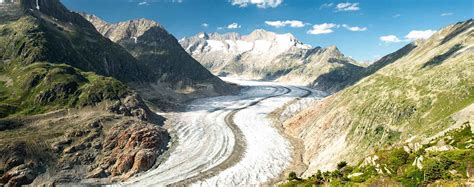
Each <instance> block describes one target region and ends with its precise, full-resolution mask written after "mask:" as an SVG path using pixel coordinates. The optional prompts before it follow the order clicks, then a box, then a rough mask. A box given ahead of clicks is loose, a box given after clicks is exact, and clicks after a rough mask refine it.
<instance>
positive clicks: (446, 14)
mask: <svg viewBox="0 0 474 187" xmlns="http://www.w3.org/2000/svg"><path fill="white" fill-rule="evenodd" d="M452 15H454V13H452V12H445V13H442V14H441V16H452Z"/></svg>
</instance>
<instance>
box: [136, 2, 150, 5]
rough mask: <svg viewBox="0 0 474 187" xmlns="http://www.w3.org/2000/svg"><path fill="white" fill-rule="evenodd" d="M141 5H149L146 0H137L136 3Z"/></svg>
mask: <svg viewBox="0 0 474 187" xmlns="http://www.w3.org/2000/svg"><path fill="white" fill-rule="evenodd" d="M142 5H149V3H148V2H146V1H143V2H139V3H138V6H142Z"/></svg>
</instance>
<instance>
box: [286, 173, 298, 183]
mask: <svg viewBox="0 0 474 187" xmlns="http://www.w3.org/2000/svg"><path fill="white" fill-rule="evenodd" d="M287 179H288V180H289V181H292V180H298V176H297V175H296V173H295V172H294V171H292V172H290V173H289V174H288V178H287Z"/></svg>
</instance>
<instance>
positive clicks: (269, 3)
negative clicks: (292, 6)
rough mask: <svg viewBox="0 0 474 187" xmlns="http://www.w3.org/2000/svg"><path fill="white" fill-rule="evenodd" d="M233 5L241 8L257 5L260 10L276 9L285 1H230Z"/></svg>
mask: <svg viewBox="0 0 474 187" xmlns="http://www.w3.org/2000/svg"><path fill="white" fill-rule="evenodd" d="M230 2H231V4H232V5H235V6H239V7H247V6H248V5H250V4H252V5H256V6H257V7H258V8H269V7H271V8H275V7H277V6H279V5H280V4H281V3H283V0H230Z"/></svg>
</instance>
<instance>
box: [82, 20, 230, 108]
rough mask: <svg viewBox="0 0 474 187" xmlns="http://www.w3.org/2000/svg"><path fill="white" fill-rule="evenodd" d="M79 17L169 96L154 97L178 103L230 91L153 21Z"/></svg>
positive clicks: (154, 90)
mask: <svg viewBox="0 0 474 187" xmlns="http://www.w3.org/2000/svg"><path fill="white" fill-rule="evenodd" d="M82 15H83V16H84V17H85V18H86V19H87V20H89V21H90V22H91V23H92V24H93V25H94V26H95V27H96V29H97V31H99V32H100V33H101V34H102V35H103V36H105V37H107V38H109V39H110V40H112V41H113V42H116V43H118V44H120V45H121V46H122V47H124V48H125V49H126V50H127V51H128V52H130V54H132V55H133V56H134V57H135V58H136V59H137V60H138V62H139V63H140V64H141V66H142V67H143V69H146V70H148V76H149V77H151V78H152V79H153V80H155V81H154V82H153V84H155V85H156V84H157V85H159V86H160V87H161V88H164V89H169V90H168V92H172V93H173V94H169V93H166V91H163V90H162V89H153V90H151V91H152V92H154V93H155V95H156V93H161V94H163V95H167V96H171V97H172V98H175V99H178V100H179V99H180V97H179V96H182V97H184V98H186V97H188V98H189V97H192V96H193V95H216V94H225V93H230V92H231V91H232V90H233V88H232V87H231V86H229V85H227V84H226V83H224V82H223V81H222V80H220V79H219V78H217V77H215V76H214V75H212V74H211V73H210V72H209V71H208V70H207V69H206V68H204V67H202V65H201V64H199V62H197V61H196V60H194V59H193V58H192V57H191V56H190V55H189V54H187V53H186V52H185V51H184V50H183V48H182V47H181V46H180V45H179V43H178V41H177V40H176V38H174V37H173V36H172V35H171V34H169V33H168V32H167V31H166V30H165V29H164V28H163V27H162V26H161V25H160V24H159V23H157V22H155V21H152V20H147V19H137V20H129V21H124V22H119V23H114V24H111V23H107V22H105V21H103V20H101V19H99V18H98V17H96V16H94V15H88V14H82ZM144 87H146V86H144ZM148 87H150V86H148ZM151 87H152V88H153V87H154V86H151ZM138 89H139V90H144V89H140V88H138ZM144 91H146V90H144ZM145 96H150V97H151V96H152V95H151V94H145ZM147 99H149V100H154V99H159V98H156V97H152V98H149V97H147Z"/></svg>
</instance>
